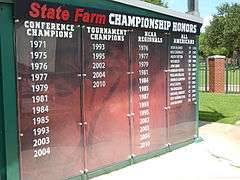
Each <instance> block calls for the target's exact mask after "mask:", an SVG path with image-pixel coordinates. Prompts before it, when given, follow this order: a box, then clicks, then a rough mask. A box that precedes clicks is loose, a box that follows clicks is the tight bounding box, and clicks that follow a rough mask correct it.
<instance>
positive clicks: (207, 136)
mask: <svg viewBox="0 0 240 180" xmlns="http://www.w3.org/2000/svg"><path fill="white" fill-rule="evenodd" d="M200 133H201V136H202V137H203V138H204V141H203V142H201V143H198V144H192V145H189V146H186V147H184V148H181V149H178V150H176V151H174V152H171V153H168V154H165V155H163V156H160V157H158V158H154V159H150V160H148V161H145V162H142V163H139V164H136V165H133V166H130V167H127V168H125V169H122V170H119V171H116V172H113V173H111V174H108V175H104V176H101V177H98V178H95V180H130V179H132V180H240V126H232V125H224V124H217V123H213V124H207V125H204V126H202V127H201V128H200Z"/></svg>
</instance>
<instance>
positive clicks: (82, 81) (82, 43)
mask: <svg viewBox="0 0 240 180" xmlns="http://www.w3.org/2000/svg"><path fill="white" fill-rule="evenodd" d="M79 41H80V46H79V48H80V53H81V55H80V56H81V57H80V61H81V63H80V66H81V67H80V74H81V78H80V109H81V112H80V115H81V120H80V121H81V124H82V126H81V135H82V137H83V142H82V145H83V168H84V170H83V172H84V173H86V169H87V137H86V126H85V122H86V117H85V113H84V112H85V103H84V100H85V99H84V97H85V96H84V95H85V94H84V93H85V78H84V76H83V74H84V73H85V67H84V66H85V38H84V26H80V39H79Z"/></svg>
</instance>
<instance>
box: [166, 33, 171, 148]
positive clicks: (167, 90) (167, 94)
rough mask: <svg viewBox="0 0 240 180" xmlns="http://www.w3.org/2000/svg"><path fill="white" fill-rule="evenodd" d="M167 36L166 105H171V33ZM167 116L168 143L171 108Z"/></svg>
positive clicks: (167, 138)
mask: <svg viewBox="0 0 240 180" xmlns="http://www.w3.org/2000/svg"><path fill="white" fill-rule="evenodd" d="M166 38H167V42H166V44H167V67H166V68H167V69H166V70H167V71H166V73H165V75H166V107H169V106H170V103H169V70H170V67H169V64H170V63H169V61H170V58H169V57H170V45H171V43H170V42H171V34H170V33H167V34H166ZM165 116H166V136H167V137H166V141H167V144H169V143H170V132H169V131H170V130H169V128H170V124H169V123H170V122H169V110H168V109H167V110H166V111H165Z"/></svg>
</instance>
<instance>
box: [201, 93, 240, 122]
mask: <svg viewBox="0 0 240 180" xmlns="http://www.w3.org/2000/svg"><path fill="white" fill-rule="evenodd" d="M199 115H200V120H201V121H208V122H219V123H226V124H236V122H237V121H240V95H230V94H212V93H200V114H199Z"/></svg>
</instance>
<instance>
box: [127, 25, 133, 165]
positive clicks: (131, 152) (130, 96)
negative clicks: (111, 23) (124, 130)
mask: <svg viewBox="0 0 240 180" xmlns="http://www.w3.org/2000/svg"><path fill="white" fill-rule="evenodd" d="M131 42H132V30H130V31H129V34H128V72H129V73H128V103H129V104H128V105H129V106H128V108H129V109H128V112H129V115H130V116H129V117H128V120H129V121H128V122H129V138H130V141H129V142H130V144H129V146H130V156H131V163H132V164H133V159H132V158H133V154H134V150H133V149H134V148H133V144H134V136H133V133H134V124H133V123H134V117H133V87H132V86H133V82H132V81H133V74H132V72H133V68H132V44H131Z"/></svg>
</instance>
